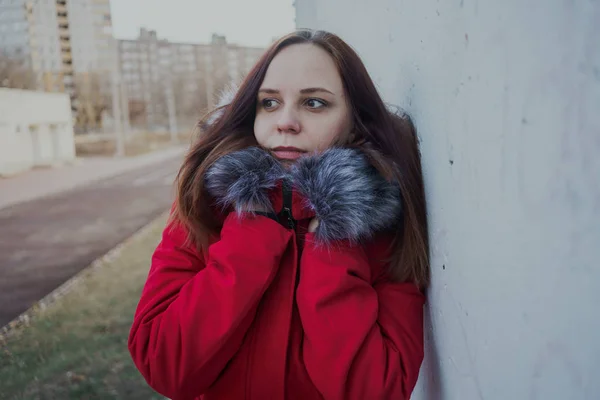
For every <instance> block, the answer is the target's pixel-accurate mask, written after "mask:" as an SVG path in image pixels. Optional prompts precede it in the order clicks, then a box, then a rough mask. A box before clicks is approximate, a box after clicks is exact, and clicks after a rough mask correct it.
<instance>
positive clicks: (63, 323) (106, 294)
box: [0, 214, 166, 400]
mask: <svg viewBox="0 0 600 400" xmlns="http://www.w3.org/2000/svg"><path fill="white" fill-rule="evenodd" d="M165 222H166V214H163V215H161V216H160V217H159V218H158V219H156V220H155V221H154V222H153V223H152V224H151V225H149V226H148V227H147V229H144V231H143V232H142V233H141V234H139V235H136V236H134V237H133V238H132V239H131V240H129V241H127V242H125V244H124V245H123V247H122V248H121V250H120V251H119V252H117V254H116V255H115V256H114V257H107V259H106V260H104V262H101V263H100V264H99V265H98V266H97V267H94V268H93V269H89V270H87V272H84V273H83V275H81V276H80V277H78V282H77V284H76V285H73V286H72V289H70V291H68V292H67V293H66V294H65V295H63V296H62V297H60V298H59V299H58V300H56V301H55V302H54V303H52V304H50V305H49V306H48V307H47V308H46V309H44V310H42V311H39V313H38V314H37V315H36V316H35V317H34V318H32V322H31V325H30V326H27V327H21V328H18V329H17V330H15V331H12V333H11V334H10V335H9V336H8V338H7V339H3V340H2V341H0V393H1V394H2V396H1V397H2V399H6V400H17V399H19V400H25V399H78V400H79V399H111V400H112V399H128V400H130V399H131V400H136V399H140V400H141V399H144V400H147V399H163V397H162V396H160V395H158V394H157V393H156V392H154V391H153V390H152V389H150V388H149V387H148V386H147V384H146V382H145V381H144V379H143V378H142V377H141V375H140V374H139V372H138V371H137V369H136V368H135V366H134V365H133V362H132V361H131V358H130V356H129V353H128V351H127V335H128V333H129V329H130V327H131V323H132V318H133V313H134V310H135V307H136V305H137V302H138V300H139V296H140V293H141V289H142V287H143V284H144V281H145V279H146V276H147V273H148V269H149V266H150V257H151V254H152V251H153V250H154V248H155V247H156V245H157V243H158V241H159V240H160V234H161V232H162V229H163V227H164V224H165Z"/></svg>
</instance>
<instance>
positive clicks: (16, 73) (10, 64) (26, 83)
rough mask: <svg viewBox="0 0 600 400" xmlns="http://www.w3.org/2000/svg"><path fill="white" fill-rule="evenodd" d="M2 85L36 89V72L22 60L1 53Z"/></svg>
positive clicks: (0, 71) (0, 72)
mask: <svg viewBox="0 0 600 400" xmlns="http://www.w3.org/2000/svg"><path fill="white" fill-rule="evenodd" d="M0 87H6V88H13V89H29V90H35V89H37V79H36V75H35V72H33V70H32V69H31V68H29V67H28V66H27V65H26V64H25V63H24V62H23V61H22V60H19V59H15V58H10V57H7V56H6V55H3V54H0Z"/></svg>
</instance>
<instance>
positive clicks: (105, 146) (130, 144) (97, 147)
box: [75, 132, 191, 157]
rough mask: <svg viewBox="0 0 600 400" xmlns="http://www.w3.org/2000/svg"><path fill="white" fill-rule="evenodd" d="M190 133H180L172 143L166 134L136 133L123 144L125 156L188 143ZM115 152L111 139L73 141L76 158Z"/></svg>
mask: <svg viewBox="0 0 600 400" xmlns="http://www.w3.org/2000/svg"><path fill="white" fill-rule="evenodd" d="M190 139H191V132H181V133H179V134H178V135H177V141H176V143H173V141H172V139H171V135H170V134H169V133H167V132H164V133H160V132H159V133H156V132H145V133H137V134H135V135H134V136H132V137H131V138H129V139H128V140H127V141H126V142H125V155H126V156H136V155H140V154H145V153H149V152H152V151H155V150H159V149H163V148H166V147H169V146H172V145H173V144H182V143H189V142H190ZM115 151H116V142H115V140H114V138H112V137H100V138H98V140H93V141H88V140H75V153H76V154H77V156H78V157H90V156H112V155H114V154H115Z"/></svg>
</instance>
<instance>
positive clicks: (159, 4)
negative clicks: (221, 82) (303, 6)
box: [110, 0, 295, 47]
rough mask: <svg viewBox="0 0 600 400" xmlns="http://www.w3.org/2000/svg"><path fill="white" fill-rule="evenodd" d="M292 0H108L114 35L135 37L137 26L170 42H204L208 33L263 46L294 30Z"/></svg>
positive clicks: (236, 41)
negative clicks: (153, 32)
mask: <svg viewBox="0 0 600 400" xmlns="http://www.w3.org/2000/svg"><path fill="white" fill-rule="evenodd" d="M292 3H293V0H111V2H110V5H111V12H112V21H113V33H114V36H115V37H117V38H119V39H134V38H137V37H138V34H139V31H140V28H141V27H145V28H147V29H151V30H156V34H157V35H158V37H159V38H160V39H167V40H169V41H172V42H188V43H209V42H210V39H211V36H212V34H213V33H218V34H220V35H225V36H226V37H227V42H228V43H234V44H240V45H244V46H256V47H266V46H267V45H269V44H270V43H271V42H272V41H273V39H274V38H277V37H280V36H283V35H284V34H286V33H289V32H291V31H293V30H294V15H295V12H294V7H293V5H292Z"/></svg>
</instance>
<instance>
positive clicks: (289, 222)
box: [283, 207, 296, 229]
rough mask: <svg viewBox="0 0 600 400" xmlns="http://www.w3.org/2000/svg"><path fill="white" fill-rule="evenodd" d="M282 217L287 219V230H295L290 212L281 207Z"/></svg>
mask: <svg viewBox="0 0 600 400" xmlns="http://www.w3.org/2000/svg"><path fill="white" fill-rule="evenodd" d="M283 215H284V217H285V218H286V219H287V225H288V228H290V229H294V228H296V224H295V222H294V216H293V215H292V210H290V209H289V208H288V207H283Z"/></svg>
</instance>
